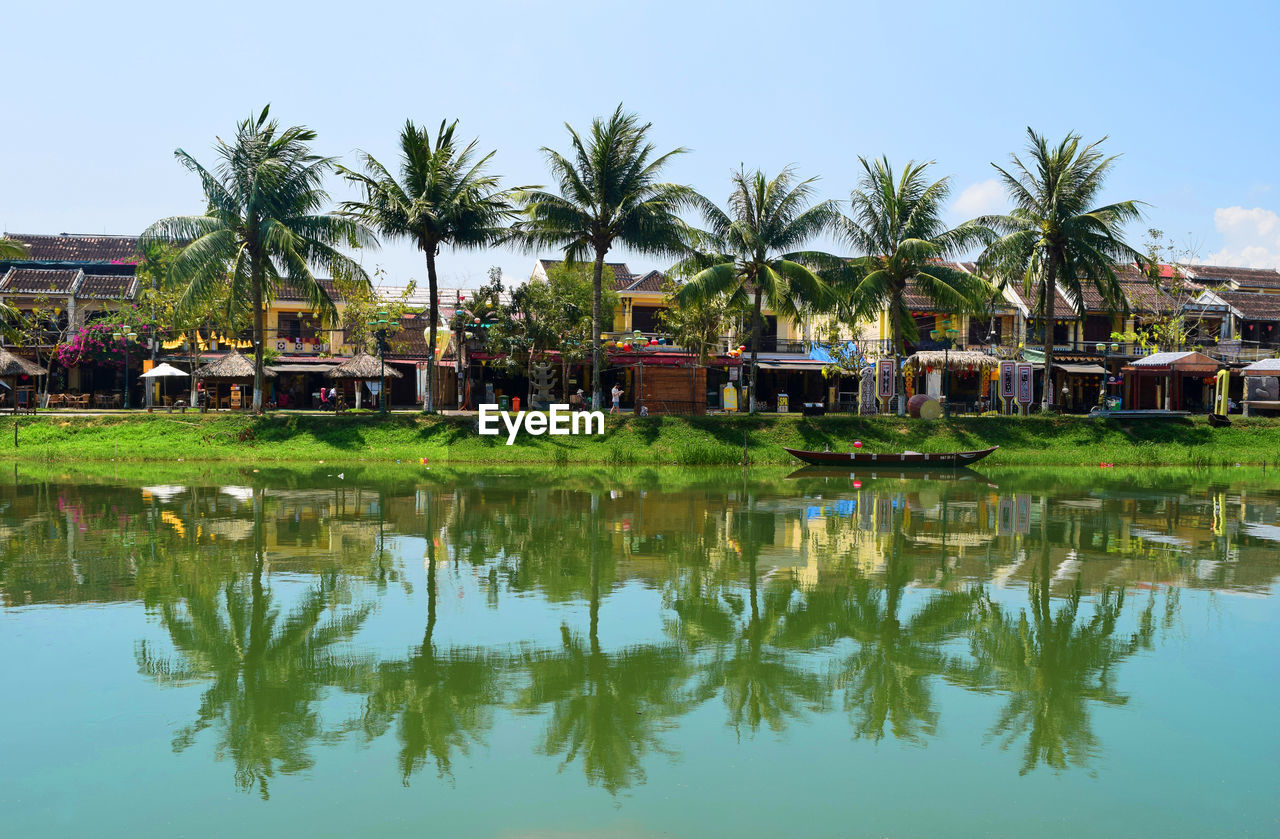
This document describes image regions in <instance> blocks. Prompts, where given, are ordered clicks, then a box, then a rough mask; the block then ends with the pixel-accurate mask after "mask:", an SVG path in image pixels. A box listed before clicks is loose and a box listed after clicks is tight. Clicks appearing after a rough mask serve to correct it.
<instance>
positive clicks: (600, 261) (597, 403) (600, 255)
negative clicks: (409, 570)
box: [591, 248, 604, 411]
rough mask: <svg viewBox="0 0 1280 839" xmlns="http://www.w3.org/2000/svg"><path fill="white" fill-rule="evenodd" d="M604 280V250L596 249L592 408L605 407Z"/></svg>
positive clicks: (592, 329) (593, 305)
mask: <svg viewBox="0 0 1280 839" xmlns="http://www.w3.org/2000/svg"><path fill="white" fill-rule="evenodd" d="M603 282H604V251H603V250H601V249H599V248H597V249H596V264H595V266H594V268H593V269H592V271H591V410H593V411H598V410H600V409H601V408H602V407H603V402H604V394H603V393H601V392H600V368H601V366H603V359H602V358H601V353H600V330H601V329H602V328H603V327H604V324H603V323H601V321H603V320H604V303H603V301H602V300H601V296H602V294H603V291H602V286H601V283H603Z"/></svg>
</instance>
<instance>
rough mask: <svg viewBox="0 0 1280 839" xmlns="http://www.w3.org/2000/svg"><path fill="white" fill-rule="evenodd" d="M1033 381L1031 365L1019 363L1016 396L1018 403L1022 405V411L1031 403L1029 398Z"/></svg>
mask: <svg viewBox="0 0 1280 839" xmlns="http://www.w3.org/2000/svg"><path fill="white" fill-rule="evenodd" d="M1033 381H1034V379H1033V373H1032V372H1031V365H1030V364H1019V365H1018V382H1017V391H1018V393H1017V396H1018V404H1019V405H1021V406H1022V410H1023V411H1024V412H1025V411H1026V409H1027V406H1028V405H1030V404H1031V399H1032V396H1031V391H1032V389H1033V385H1032V382H1033Z"/></svg>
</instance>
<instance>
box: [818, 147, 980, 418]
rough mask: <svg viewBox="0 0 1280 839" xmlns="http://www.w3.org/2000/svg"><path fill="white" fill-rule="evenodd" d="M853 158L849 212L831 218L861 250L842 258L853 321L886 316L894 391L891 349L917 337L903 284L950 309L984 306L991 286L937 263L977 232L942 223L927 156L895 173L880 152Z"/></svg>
mask: <svg viewBox="0 0 1280 839" xmlns="http://www.w3.org/2000/svg"><path fill="white" fill-rule="evenodd" d="M858 160H859V161H860V162H861V163H862V169H863V175H862V178H861V180H860V181H859V184H858V188H857V189H855V190H854V191H853V193H852V194H851V195H850V197H849V198H850V204H851V212H850V215H849V216H848V217H841V218H840V220H839V221H838V223H837V228H838V230H839V231H840V233H841V234H842V235H843V238H844V239H845V240H846V241H847V242H848V243H849V244H850V245H851V246H852V247H853V248H854V249H855V250H857V251H858V253H860V254H862V256H860V257H858V258H857V259H855V260H853V262H852V264H851V265H850V268H851V274H852V283H851V285H850V286H849V289H848V292H849V304H850V308H851V310H852V312H853V313H854V316H855V317H854V319H855V320H862V319H866V318H867V317H870V316H874V315H876V314H878V313H880V312H884V313H885V314H886V315H887V316H888V318H889V329H890V334H891V336H892V344H893V347H892V351H893V360H894V370H895V371H896V375H897V376H898V377H899V382H898V387H897V391H898V393H899V394H900V395H901V394H903V393H904V388H903V387H902V381H901V376H902V370H901V366H900V365H899V364H898V356H899V355H900V354H902V353H903V352H904V350H905V343H906V341H908V340H911V341H914V340H917V339H918V337H919V336H918V334H917V330H916V323H915V318H913V317H912V315H911V307H910V306H909V305H908V304H907V301H906V295H907V291H908V289H910V290H911V291H913V292H915V293H916V294H920V295H923V296H924V297H926V298H928V299H929V300H931V301H933V303H935V304H936V305H937V306H938V307H939V308H941V309H942V310H944V311H947V312H955V313H957V314H962V313H972V314H978V313H981V312H983V311H985V310H986V304H987V303H988V302H989V301H990V299H991V297H992V295H993V294H994V293H995V289H994V288H992V286H991V285H990V284H989V283H988V282H986V281H985V280H983V279H982V278H981V277H979V276H977V275H976V274H970V273H969V272H967V271H963V270H961V269H959V268H955V267H952V266H949V265H947V264H946V263H945V262H943V260H944V259H945V258H946V257H948V256H954V255H957V254H958V253H960V252H961V251H963V250H965V249H966V248H967V247H969V246H971V245H973V244H974V243H975V242H978V241H980V240H981V239H982V237H983V231H982V230H981V228H979V227H978V226H976V225H974V224H972V223H969V224H962V225H960V226H959V227H955V228H948V226H947V225H946V224H945V223H944V222H943V220H942V211H943V206H944V205H945V204H946V201H947V198H948V196H949V195H950V193H951V181H950V179H949V178H942V179H941V180H937V181H933V182H932V183H930V182H929V180H928V178H927V177H926V176H925V170H926V169H928V168H929V166H931V165H932V162H927V163H916V162H915V161H908V162H907V165H906V166H905V167H904V168H903V169H902V172H901V174H899V175H895V174H894V171H893V167H892V166H891V165H890V164H889V160H888V158H881V159H879V160H867V159H866V158H863V157H860V158H858ZM905 412H906V400H905V399H903V398H901V396H900V397H899V399H898V414H899V415H901V414H904V413H905Z"/></svg>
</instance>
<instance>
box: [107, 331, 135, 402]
mask: <svg viewBox="0 0 1280 839" xmlns="http://www.w3.org/2000/svg"><path fill="white" fill-rule="evenodd" d="M111 337H112V338H114V339H115V340H116V341H120V342H122V346H123V347H124V409H125V410H126V411H127V410H129V408H130V407H131V406H130V404H129V342H130V341H136V340H138V333H137V332H134V331H133V330H131V329H130V328H129V327H127V326H121V327H120V331H119V332H113V333H111Z"/></svg>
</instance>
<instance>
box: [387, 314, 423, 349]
mask: <svg viewBox="0 0 1280 839" xmlns="http://www.w3.org/2000/svg"><path fill="white" fill-rule="evenodd" d="M428 323H429V319H428V318H426V317H423V316H422V315H404V316H403V317H401V318H400V331H399V332H397V333H396V334H394V335H391V336H389V337H388V338H387V348H388V349H389V350H390V351H391V353H392V354H393V355H407V356H411V357H416V358H426V357H427V336H426V335H425V334H424V330H425V329H426V328H427V324H428Z"/></svg>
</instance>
